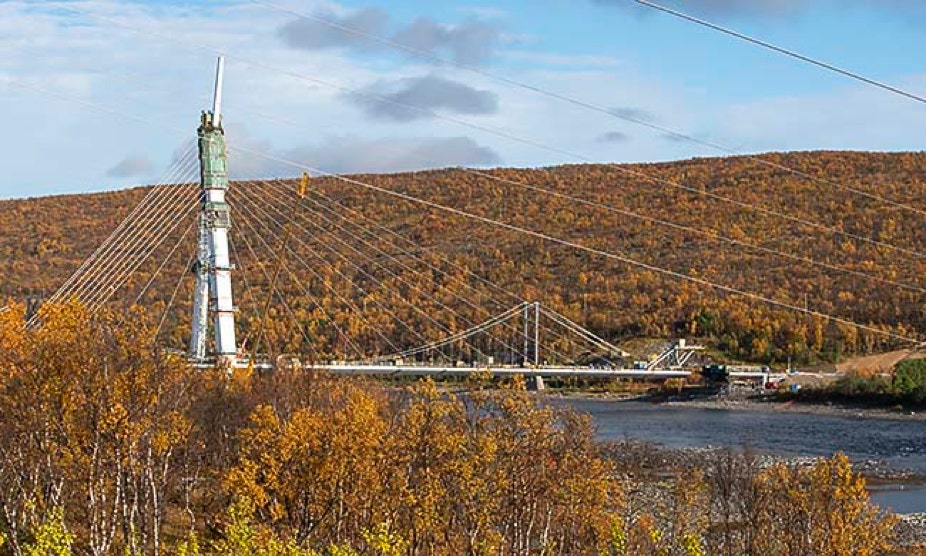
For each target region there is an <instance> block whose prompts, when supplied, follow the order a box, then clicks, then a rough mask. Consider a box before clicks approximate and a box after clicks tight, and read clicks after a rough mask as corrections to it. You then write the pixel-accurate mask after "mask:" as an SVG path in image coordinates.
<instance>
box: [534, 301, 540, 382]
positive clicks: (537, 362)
mask: <svg viewBox="0 0 926 556" xmlns="http://www.w3.org/2000/svg"><path fill="white" fill-rule="evenodd" d="M534 366H535V367H539V366H540V302H539V301H535V302H534Z"/></svg>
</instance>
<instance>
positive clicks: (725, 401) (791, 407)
mask: <svg viewBox="0 0 926 556" xmlns="http://www.w3.org/2000/svg"><path fill="white" fill-rule="evenodd" d="M656 403H664V404H666V405H682V406H687V407H699V408H702V409H726V410H734V411H735V410H741V411H769V412H776V411H788V412H795V413H806V414H810V415H830V416H834V417H848V418H856V419H892V420H898V421H926V412H924V411H919V412H918V411H911V410H906V409H898V408H886V407H871V406H863V405H845V404H837V403H831V402H827V403H809V402H798V401H781V400H777V399H775V398H768V397H729V398H726V397H720V396H716V397H710V398H681V397H679V398H666V399H664V401H658V400H657V401H656Z"/></svg>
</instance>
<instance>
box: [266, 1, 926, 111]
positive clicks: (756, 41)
mask: <svg viewBox="0 0 926 556" xmlns="http://www.w3.org/2000/svg"><path fill="white" fill-rule="evenodd" d="M252 1H256V0H252ZM635 1H636V3H637V4H640V5H643V6H647V7H649V8H653V9H654V10H659V11H661V12H664V13H667V14H669V15H672V16H675V17H677V18H680V19H684V20H686V21H690V22H692V23H697V24H698V25H701V26H703V27H707V28H709V29H713V30H714V31H719V32H721V33H724V34H725V35H729V36H731V37H735V38H737V39H740V40H743V41H746V42H749V43H752V44H754V45H757V46H761V47H762V48H767V49H768V50H772V51H774V52H777V53H779V54H784V55H785V56H790V57H791V58H795V59H797V60H800V61H802V62H807V63H808V64H813V65H815V66H817V67H820V68H823V69H825V70H828V71H831V72H834V73H838V74H840V75H843V76H845V77H849V78H851V79H855V80H856V81H861V82H862V83H865V84H867V85H872V86H874V87H877V88H879V89H883V90H885V91H888V92H891V93H894V94H896V95H900V96H903V97H906V98H908V99H911V100H915V101H917V102H921V103H924V104H926V98H924V97H921V96H919V95H916V94H913V93H910V92H908V91H904V90H903V89H901V88H899V87H895V86H893V85H889V84H887V83H884V82H881V81H877V80H875V79H871V78H870V77H865V76H864V75H862V74H860V73H856V72H854V71H849V70H847V69H843V68H841V67H839V66H836V65H833V64H830V63H828V62H824V61H822V60H818V59H816V58H811V57H810V56H807V55H805V54H801V53H800V52H796V51H794V50H789V49H787V48H783V47H781V46H777V45H774V44H772V43H770V42H768V41H764V40H761V39H757V38H755V37H751V36H749V35H747V34H745V33H740V32H739V31H734V30H733V29H729V28H727V27H722V26H720V25H717V24H716V23H712V22H710V21H707V20H706V19H701V18H699V17H695V16H693V15H690V14H687V13H685V12H682V11H679V10H674V9H672V8H669V7H667V6H662V5H660V4H656V3H655V2H649V1H647V0H635ZM258 3H260V2H258Z"/></svg>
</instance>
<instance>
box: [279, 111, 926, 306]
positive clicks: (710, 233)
mask: <svg viewBox="0 0 926 556" xmlns="http://www.w3.org/2000/svg"><path fill="white" fill-rule="evenodd" d="M262 117H264V116H262ZM274 120H275V121H279V122H280V123H284V124H287V125H290V126H292V127H294V128H297V129H306V130H309V129H310V128H309V127H307V126H304V125H300V124H299V123H297V122H295V121H293V120H289V119H284V118H274ZM416 157H417V159H418V160H420V161H422V162H425V163H426V164H433V165H438V164H439V163H437V162H436V161H434V160H431V159H428V158H425V157H423V156H420V155H418V154H417V153H416ZM455 170H457V171H459V172H464V173H466V174H470V175H473V176H477V177H481V178H485V179H488V180H492V181H495V182H498V183H503V184H507V185H514V186H517V187H522V188H525V189H528V190H530V191H536V192H538V193H543V194H546V195H550V196H553V197H558V198H561V199H565V200H568V201H571V202H575V203H578V204H581V205H584V206H588V207H590V208H596V209H599V210H603V211H606V212H610V213H612V214H619V215H622V216H627V217H630V218H635V219H638V220H641V221H644V222H649V223H652V224H658V225H660V226H666V227H668V228H672V229H675V230H680V231H684V232H688V233H691V234H695V235H698V236H701V237H705V238H708V239H711V240H714V241H718V242H722V243H728V244H730V245H735V246H738V247H744V248H746V249H750V250H752V251H754V252H757V253H765V254H769V255H775V256H779V257H783V258H786V259H790V260H792V261H795V262H800V263H804V264H809V265H811V266H816V267H820V268H824V269H827V270H831V271H834V272H840V273H843V274H847V275H852V276H857V277H860V278H865V279H869V280H874V281H876V282H881V283H883V284H888V285H892V286H896V287H898V288H901V289H905V290H909V291H915V292H919V293H926V288H923V287H920V286H917V285H914V284H908V283H905V282H900V281H897V280H892V279H889V278H882V277H880V276H877V275H874V274H869V273H866V272H861V271H858V270H854V269H851V268H846V267H842V266H838V265H835V264H831V263H828V262H826V261H821V260H816V259H813V258H810V257H805V256H803V255H799V254H796V253H791V252H787V251H782V250H779V249H774V248H771V247H766V246H763V245H758V244H756V243H750V242H748V241H744V240H741V239H735V238H731V237H729V236H725V235H723V234H721V233H719V232H717V231H715V230H713V229H707V230H705V229H701V228H695V227H692V226H687V225H684V224H680V223H678V222H673V221H670V220H666V219H664V218H658V217H655V216H650V215H646V214H642V213H639V212H636V211H632V210H629V209H624V208H619V207H615V206H613V205H609V204H606V203H602V202H599V201H594V200H590V199H586V198H584V197H579V196H577V195H572V194H569V193H565V192H562V191H557V190H554V189H550V188H547V187H541V186H539V185H536V184H534V183H528V182H524V181H521V180H516V179H511V178H504V177H501V176H497V175H495V174H493V173H491V172H490V171H482V170H477V169H473V168H465V167H456V168H455ZM537 171H538V172H543V173H545V174H547V175H551V176H552V173H551V172H550V171H549V170H547V169H545V168H541V169H538V170H537Z"/></svg>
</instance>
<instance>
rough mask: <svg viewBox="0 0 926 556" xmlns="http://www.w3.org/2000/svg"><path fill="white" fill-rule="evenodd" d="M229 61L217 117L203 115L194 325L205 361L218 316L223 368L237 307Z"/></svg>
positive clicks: (195, 348) (195, 347)
mask: <svg viewBox="0 0 926 556" xmlns="http://www.w3.org/2000/svg"><path fill="white" fill-rule="evenodd" d="M224 73H225V60H224V58H221V57H220V58H219V62H218V68H217V70H216V80H215V96H214V100H213V105H212V112H204V113H203V115H202V120H201V123H200V126H199V131H198V135H199V165H200V177H201V184H202V211H201V213H200V234H199V257H198V260H197V263H196V267H195V268H194V272H195V273H196V289H195V291H194V296H193V321H192V333H191V335H190V350H189V351H190V357H192V358H193V359H196V360H200V361H202V360H204V359H205V358H206V343H207V337H208V335H209V313H210V312H211V313H212V316H213V319H212V320H213V323H212V327H213V332H214V335H215V346H214V347H215V355H216V359H217V361H218V362H220V363H226V364H234V363H235V359H236V355H237V346H236V344H235V306H234V302H233V299H232V285H231V270H232V269H231V261H230V258H229V254H228V231H229V229H230V228H231V216H230V213H229V208H228V204H227V203H226V202H225V193H226V192H227V191H228V164H227V157H226V150H225V130H224V129H223V127H222V86H223V78H224Z"/></svg>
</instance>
